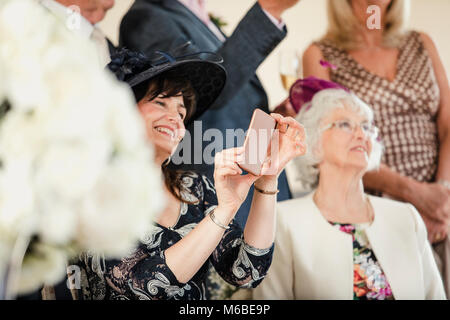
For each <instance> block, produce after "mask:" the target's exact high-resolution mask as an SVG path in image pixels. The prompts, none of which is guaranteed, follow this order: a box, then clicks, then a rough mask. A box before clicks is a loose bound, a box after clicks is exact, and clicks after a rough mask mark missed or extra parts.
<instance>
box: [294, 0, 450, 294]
mask: <svg viewBox="0 0 450 320" xmlns="http://www.w3.org/2000/svg"><path fill="white" fill-rule="evenodd" d="M373 4H375V5H377V6H378V7H379V8H380V13H381V20H380V21H381V29H369V28H368V27H367V25H368V24H367V20H368V18H369V17H370V16H371V15H372V14H368V13H367V8H368V6H369V5H373ZM408 5H409V3H408V1H403V0H383V1H370V0H351V1H347V0H330V1H328V21H329V28H328V32H327V34H326V35H325V36H324V37H323V38H322V40H320V41H318V42H314V43H313V44H312V45H311V46H310V47H309V48H308V49H307V50H306V51H305V53H304V55H303V67H304V69H303V70H304V76H305V77H308V76H316V77H318V78H322V79H326V80H332V81H334V82H337V83H339V84H341V85H343V86H345V87H347V88H349V89H350V90H352V92H354V93H355V94H356V95H357V96H358V97H360V98H361V99H362V100H363V101H365V102H366V103H367V104H369V105H370V106H371V107H372V108H373V111H374V115H375V117H374V121H375V124H376V125H377V127H379V128H380V138H381V139H382V142H383V145H384V147H385V152H384V155H383V159H382V165H381V167H380V169H379V170H378V171H374V172H370V173H368V174H366V175H365V177H364V185H365V187H366V189H367V190H370V191H371V192H372V193H373V194H377V195H382V196H385V197H390V198H393V199H397V200H400V201H404V202H409V203H411V204H413V205H414V206H415V207H416V208H417V210H418V211H419V213H420V214H421V216H422V218H423V220H424V221H425V225H426V226H427V230H428V239H429V240H430V242H431V243H434V244H435V245H434V249H435V253H436V259H437V262H438V266H439V267H440V269H441V273H442V276H443V278H444V283H445V285H446V290H447V294H450V238H449V237H448V231H449V226H450V90H449V84H448V80H447V77H446V74H445V70H444V67H443V65H442V62H441V60H440V58H439V55H438V52H437V50H436V47H435V45H434V44H433V41H432V40H431V38H430V37H429V36H428V35H426V34H424V33H421V32H416V31H404V29H403V26H404V24H405V22H406V20H407V17H406V13H407V11H408V10H407V9H408V8H407V7H408ZM369 22H370V21H369ZM321 60H324V61H327V62H329V63H330V64H331V65H332V68H329V69H326V68H323V67H322V66H321V63H320V62H321ZM322 65H323V62H322Z"/></svg>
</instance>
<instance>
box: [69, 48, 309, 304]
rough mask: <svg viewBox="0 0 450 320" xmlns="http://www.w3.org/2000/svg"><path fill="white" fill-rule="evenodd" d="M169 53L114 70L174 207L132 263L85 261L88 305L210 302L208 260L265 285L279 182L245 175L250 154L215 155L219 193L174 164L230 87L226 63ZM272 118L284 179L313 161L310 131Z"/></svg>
mask: <svg viewBox="0 0 450 320" xmlns="http://www.w3.org/2000/svg"><path fill="white" fill-rule="evenodd" d="M160 55H161V59H160V60H158V61H155V60H149V59H147V58H146V57H145V56H143V55H141V54H138V53H133V52H130V51H127V50H124V51H122V52H120V53H119V54H118V55H116V56H115V57H112V62H111V64H110V65H109V68H110V69H111V70H112V71H113V72H114V73H115V74H116V76H117V77H118V78H119V79H120V80H122V81H125V82H126V83H128V84H129V85H130V87H131V88H132V90H133V93H134V95H135V98H136V102H137V106H138V108H139V110H140V112H141V114H142V116H143V118H144V119H145V124H146V129H147V135H148V138H149V140H150V141H151V142H152V143H153V145H154V150H155V161H156V162H157V164H158V165H161V168H162V171H163V173H164V177H165V189H166V193H167V199H168V201H167V205H166V208H165V210H164V211H163V212H162V214H161V215H160V216H159V217H158V218H157V220H156V222H155V224H154V228H153V229H152V231H151V232H149V234H147V235H146V236H145V237H144V238H143V239H142V240H141V243H140V244H139V246H138V248H137V249H136V250H135V251H134V252H133V253H132V254H131V255H129V256H127V257H125V258H123V259H121V260H114V261H111V260H106V261H105V260H104V259H102V258H101V257H99V256H95V255H90V254H84V255H83V257H81V259H80V260H79V262H78V264H79V266H80V267H82V269H83V272H81V275H82V279H81V284H82V292H81V294H82V298H84V299H177V300H178V299H204V298H205V278H206V274H207V270H208V265H209V262H211V263H212V264H213V265H214V267H215V269H216V270H217V272H218V273H219V275H220V276H221V277H222V278H224V279H225V280H226V281H227V282H229V283H231V284H233V285H235V286H239V287H248V288H250V287H256V286H257V285H258V284H259V283H260V282H261V281H262V279H263V278H264V276H265V275H266V273H267V270H268V268H269V266H270V263H271V260H272V254H273V249H274V246H273V241H274V230H275V225H274V221H275V204H276V196H275V195H276V192H277V174H275V175H265V176H263V175H262V176H254V175H252V174H247V175H241V174H242V170H241V169H240V168H239V167H238V165H237V164H236V162H237V161H238V159H239V156H240V155H241V153H242V148H232V149H227V150H224V151H222V152H220V153H218V154H217V155H216V157H215V173H214V179H215V185H213V184H212V183H211V182H210V181H209V180H208V179H207V178H206V177H205V176H202V175H198V174H196V173H194V172H174V171H171V170H170V169H169V168H168V167H167V166H166V165H165V163H167V160H168V159H169V158H170V156H171V154H172V152H173V151H174V150H175V149H176V147H177V145H178V143H179V141H180V140H181V139H182V138H183V136H184V132H185V124H186V123H189V122H190V121H193V120H194V119H196V118H197V117H198V116H199V115H200V114H202V113H203V112H204V111H205V110H206V109H207V108H208V107H209V106H210V105H211V104H212V103H213V102H214V100H215V99H216V97H217V96H218V95H219V93H220V92H221V90H222V88H223V86H224V84H225V80H226V73H225V71H224V69H223V68H222V66H221V65H220V60H221V59H217V56H214V55H209V56H204V55H203V56H202V55H201V54H198V55H189V56H185V57H184V58H177V59H175V58H173V57H171V56H170V55H167V54H165V53H160ZM273 117H274V118H275V119H276V120H277V122H278V126H279V128H280V130H279V131H280V134H279V148H280V149H279V153H280V154H281V156H280V158H279V160H280V161H279V165H278V166H277V167H276V169H277V172H278V173H279V172H281V170H282V169H283V167H284V166H285V165H286V163H287V162H289V160H291V159H292V158H293V157H296V156H299V155H302V154H304V153H305V147H304V145H303V139H304V132H303V128H302V127H301V125H300V124H298V123H297V122H296V121H295V120H294V119H292V118H283V117H281V116H279V115H273ZM253 183H255V189H256V190H257V191H255V195H254V198H253V203H252V207H251V210H250V215H249V218H248V222H247V225H246V227H245V230H244V231H242V230H241V229H240V228H239V226H238V225H237V224H235V223H234V222H233V217H234V215H235V213H236V211H237V210H238V209H239V207H240V205H241V204H242V202H243V201H244V199H245V198H246V196H247V193H248V191H249V188H250V186H251V185H252V184H253ZM124 192H126V191H124Z"/></svg>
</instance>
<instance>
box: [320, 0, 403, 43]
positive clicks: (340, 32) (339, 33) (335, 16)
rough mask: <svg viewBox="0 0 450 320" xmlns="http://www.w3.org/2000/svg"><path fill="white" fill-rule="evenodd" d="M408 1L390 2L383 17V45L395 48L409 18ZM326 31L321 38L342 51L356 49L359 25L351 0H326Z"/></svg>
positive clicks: (358, 40)
mask: <svg viewBox="0 0 450 320" xmlns="http://www.w3.org/2000/svg"><path fill="white" fill-rule="evenodd" d="M409 9H410V0H392V2H391V3H390V4H389V6H388V8H387V11H386V15H385V17H384V19H383V20H384V26H383V45H385V46H387V47H397V46H398V45H399V41H400V39H401V38H402V36H403V34H404V31H405V26H406V22H407V21H408V18H409ZM327 11H328V31H327V33H326V35H325V37H324V38H323V39H324V40H330V41H332V42H333V43H334V44H335V45H337V46H339V47H340V48H342V49H344V50H352V49H358V48H359V47H360V46H361V45H362V41H361V39H359V38H358V32H357V31H358V29H360V28H361V23H360V22H359V21H358V19H357V18H356V17H355V15H354V13H353V8H352V5H351V0H328V4H327Z"/></svg>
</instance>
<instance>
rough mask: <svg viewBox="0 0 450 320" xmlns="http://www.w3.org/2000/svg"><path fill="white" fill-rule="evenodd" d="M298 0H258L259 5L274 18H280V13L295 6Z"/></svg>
mask: <svg viewBox="0 0 450 320" xmlns="http://www.w3.org/2000/svg"><path fill="white" fill-rule="evenodd" d="M299 1H300V0H258V2H259V5H260V6H261V7H262V8H263V9H264V10H266V11H267V12H269V13H270V14H271V15H272V16H273V17H274V18H276V19H278V20H281V15H282V14H283V12H284V11H286V10H287V9H289V8H291V7H293V6H295V5H296V4H297V3H298V2H299Z"/></svg>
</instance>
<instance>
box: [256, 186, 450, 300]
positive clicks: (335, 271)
mask: <svg viewBox="0 0 450 320" xmlns="http://www.w3.org/2000/svg"><path fill="white" fill-rule="evenodd" d="M369 200H370V202H371V204H372V207H373V208H374V212H375V218H374V221H373V222H372V224H371V225H370V226H369V227H367V228H366V229H365V230H366V234H367V237H368V239H369V242H370V245H371V247H372V250H373V252H374V253H375V256H376V257H377V260H378V262H379V263H380V265H381V268H382V270H383V271H384V274H385V275H386V278H387V280H388V282H389V284H390V286H391V289H392V293H393V295H394V298H395V299H397V300H402V299H420V300H422V299H445V293H444V287H443V284H442V280H441V277H440V274H439V271H438V269H437V266H436V263H435V261H434V259H433V254H432V251H431V247H430V245H429V243H428V241H427V231H426V228H425V225H424V223H423V221H422V219H421V217H420V216H419V214H418V212H417V211H416V209H415V208H414V207H413V206H412V205H410V204H406V203H402V202H398V201H393V200H389V199H384V198H379V197H373V196H369ZM277 211H278V217H277V233H276V240H275V252H274V257H273V261H272V265H271V267H270V269H269V272H268V274H267V276H266V278H265V279H264V280H263V281H262V283H261V284H260V285H259V286H258V287H257V288H256V289H255V290H254V292H253V298H254V299H311V300H316V299H333V300H334V299H339V300H340V299H349V300H351V299H353V242H352V236H351V235H349V234H346V233H344V232H342V231H339V230H338V229H336V228H335V227H333V226H332V225H331V224H330V223H328V222H327V221H326V220H325V218H324V217H323V216H322V214H321V213H320V211H319V209H318V207H317V206H316V205H315V203H314V201H313V193H310V194H309V195H307V196H306V197H303V198H297V199H293V200H288V201H284V202H280V203H279V204H278V206H277Z"/></svg>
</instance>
